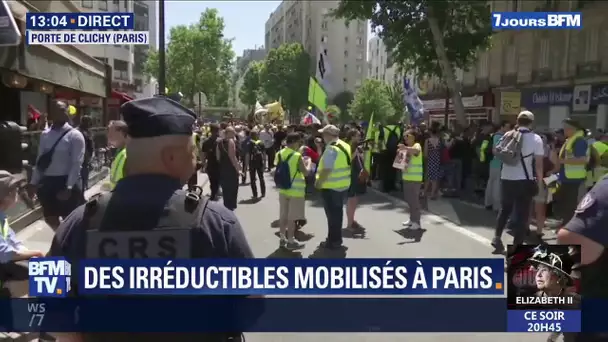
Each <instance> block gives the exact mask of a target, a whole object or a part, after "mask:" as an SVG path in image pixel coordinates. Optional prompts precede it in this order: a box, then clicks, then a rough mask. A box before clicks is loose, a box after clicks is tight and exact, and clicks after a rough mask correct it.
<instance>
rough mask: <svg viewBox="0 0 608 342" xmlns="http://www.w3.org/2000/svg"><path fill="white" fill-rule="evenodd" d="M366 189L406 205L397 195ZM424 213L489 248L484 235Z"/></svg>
mask: <svg viewBox="0 0 608 342" xmlns="http://www.w3.org/2000/svg"><path fill="white" fill-rule="evenodd" d="M368 189H369V190H371V191H373V192H374V193H375V194H378V195H380V196H382V197H384V198H386V199H388V200H389V201H392V202H397V203H399V204H401V205H403V206H404V207H407V203H406V202H405V201H404V200H402V199H400V198H398V197H395V196H392V195H389V194H387V193H384V192H382V191H379V190H376V189H374V188H371V187H370V188H368ZM424 213H425V215H426V216H433V217H434V218H435V219H438V220H440V221H442V223H443V226H444V227H446V228H448V229H450V230H452V231H455V232H457V233H459V234H462V235H464V236H466V237H468V238H470V239H473V240H475V241H477V242H479V243H480V244H482V245H484V246H486V247H488V248H491V246H490V243H491V242H492V241H490V240H489V239H487V238H485V237H484V236H482V235H479V234H477V233H475V232H472V231H470V230H468V229H466V228H463V227H461V226H459V225H457V224H455V223H454V222H451V221H449V220H446V219H445V218H443V217H441V216H439V215H436V214H433V213H431V212H430V211H426V210H424Z"/></svg>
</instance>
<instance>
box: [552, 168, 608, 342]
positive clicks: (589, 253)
mask: <svg viewBox="0 0 608 342" xmlns="http://www.w3.org/2000/svg"><path fill="white" fill-rule="evenodd" d="M606 227H608V176H605V177H604V178H602V179H601V180H600V181H599V182H598V183H597V184H596V185H595V186H594V187H593V188H592V189H591V190H590V191H589V192H588V193H587V195H585V197H583V199H582V200H581V201H580V203H579V204H578V207H577V208H576V210H575V211H574V217H572V219H571V220H570V222H568V223H567V224H566V225H565V226H564V227H563V228H562V229H560V230H559V231H558V232H557V241H558V243H559V244H566V245H580V246H581V247H580V250H579V251H576V252H577V255H578V258H580V263H579V264H578V265H575V267H574V268H573V277H574V278H576V279H579V284H580V290H579V292H580V295H581V297H583V298H598V299H606V298H608V251H607V247H608V229H606ZM606 340H608V334H592V333H579V334H576V337H575V338H574V339H571V340H570V341H577V342H578V341H589V342H595V341H606Z"/></svg>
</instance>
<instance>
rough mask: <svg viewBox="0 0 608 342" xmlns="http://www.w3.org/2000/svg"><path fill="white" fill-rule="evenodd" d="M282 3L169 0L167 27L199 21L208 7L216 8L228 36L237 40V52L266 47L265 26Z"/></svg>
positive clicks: (238, 54) (235, 46)
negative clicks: (222, 19)
mask: <svg viewBox="0 0 608 342" xmlns="http://www.w3.org/2000/svg"><path fill="white" fill-rule="evenodd" d="M280 3H281V2H280V1H229V0H226V1H166V2H165V25H166V27H167V35H168V33H169V28H170V27H172V26H177V25H188V24H191V23H194V22H196V21H198V18H199V17H200V14H201V13H202V12H204V11H205V8H216V9H217V10H218V11H219V14H220V16H222V17H223V18H224V22H225V24H226V29H225V31H224V35H225V36H226V37H227V38H234V41H233V42H232V45H233V47H234V52H235V53H236V55H237V56H240V55H241V54H242V53H243V50H245V49H251V48H254V47H255V46H256V45H257V46H261V45H264V24H265V23H266V20H267V19H268V16H269V15H270V13H272V11H274V10H275V9H276V8H277V6H278V5H279V4H280Z"/></svg>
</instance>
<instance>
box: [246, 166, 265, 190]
mask: <svg viewBox="0 0 608 342" xmlns="http://www.w3.org/2000/svg"><path fill="white" fill-rule="evenodd" d="M256 178H257V179H259V180H260V191H261V192H262V197H264V196H266V181H264V165H263V163H259V164H253V163H252V164H251V165H249V182H250V183H249V184H250V185H251V193H252V194H253V196H254V197H258V186H257V182H256Z"/></svg>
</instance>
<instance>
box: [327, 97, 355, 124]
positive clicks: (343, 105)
mask: <svg viewBox="0 0 608 342" xmlns="http://www.w3.org/2000/svg"><path fill="white" fill-rule="evenodd" d="M354 97H355V95H354V94H353V93H351V92H350V91H348V90H345V91H342V92H339V93H338V94H336V96H334V97H333V98H332V99H331V100H330V101H329V102H330V103H331V104H333V105H336V106H337V107H338V108H340V121H342V122H348V121H351V120H352V118H351V116H350V113H349V112H348V105H349V104H350V103H351V102H353V98H354Z"/></svg>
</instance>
